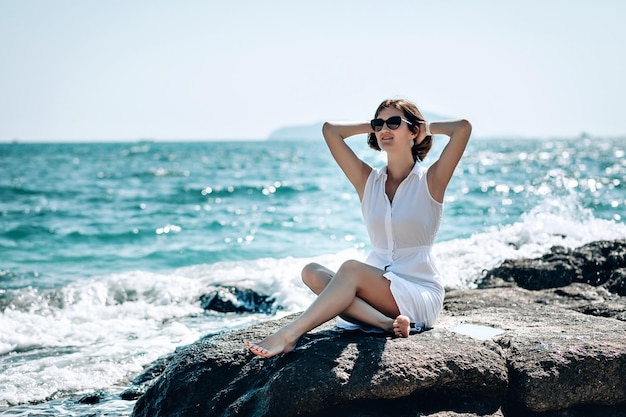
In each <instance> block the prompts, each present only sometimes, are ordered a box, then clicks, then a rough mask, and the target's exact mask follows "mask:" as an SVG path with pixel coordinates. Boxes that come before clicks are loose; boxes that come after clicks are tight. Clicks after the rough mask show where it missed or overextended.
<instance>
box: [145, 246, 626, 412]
mask: <svg viewBox="0 0 626 417" xmlns="http://www.w3.org/2000/svg"><path fill="white" fill-rule="evenodd" d="M625 247H626V242H624V241H615V242H597V243H594V244H590V245H586V246H585V247H583V248H579V249H576V250H568V249H564V248H558V247H556V248H553V249H552V250H551V251H550V253H549V254H546V256H544V257H542V258H540V259H535V260H516V261H508V262H505V263H503V265H501V266H500V267H498V268H496V269H494V270H493V271H490V272H489V273H488V274H487V275H486V276H487V277H492V278H490V279H486V280H485V281H484V283H483V284H482V286H483V289H480V290H452V291H449V292H448V293H447V295H446V300H445V304H444V312H443V314H442V316H441V318H440V320H439V321H438V323H437V325H436V326H435V328H434V329H432V330H430V331H427V332H424V333H421V334H419V335H414V336H410V337H409V338H406V339H396V338H390V337H385V336H372V335H366V334H362V333H353V332H341V331H338V330H336V329H335V328H334V327H333V325H332V322H331V323H327V324H325V325H323V326H320V327H319V328H317V329H315V330H314V331H313V332H310V333H308V334H306V335H304V336H303V337H302V338H301V339H300V341H299V342H298V345H297V347H296V350H295V351H294V352H292V353H289V354H285V355H279V356H277V357H274V358H271V359H262V358H258V357H255V356H254V355H252V354H251V353H250V352H248V351H247V349H246V348H245V347H244V344H243V342H244V340H246V339H252V340H256V339H259V338H262V337H264V336H265V335H267V334H270V333H272V332H274V331H275V330H276V329H278V328H279V327H280V326H282V325H284V324H286V323H287V322H289V321H290V320H292V319H293V316H290V317H286V318H284V319H281V320H277V321H271V322H266V323H261V324H258V325H255V326H252V327H249V328H246V329H243V330H239V331H235V332H228V333H223V334H219V335H213V336H207V337H205V338H203V339H201V340H199V341H197V342H195V343H193V344H191V345H189V346H186V347H182V348H179V349H177V351H176V352H175V353H174V354H173V355H171V356H170V357H168V358H167V359H166V360H164V361H162V362H161V363H160V365H159V366H155V367H153V368H151V370H150V368H149V370H148V371H149V372H148V371H147V372H146V373H145V375H144V376H143V377H142V378H140V379H139V380H137V382H138V383H141V384H143V386H145V387H149V388H147V390H146V392H145V394H144V395H143V396H142V397H141V398H139V400H138V401H137V403H136V405H135V409H134V411H133V416H135V417H147V416H150V417H159V416H171V417H184V416H233V415H245V416H314V417H321V416H341V417H357V416H358V417H366V416H367V417H378V416H387V415H394V416H400V417H404V416H406V417H408V416H411V417H413V416H418V415H419V416H433V417H434V416H437V417H452V416H494V417H495V416H499V417H511V416H512V417H517V416H542V417H557V416H558V417H566V416H574V417H579V416H586V415H603V416H623V415H626V414H625V411H626V378H624V375H626V343H625V340H626V320H625V319H624V317H625V316H626V298H624V297H622V296H620V295H619V294H620V288H623V282H624V280H623V276H624V270H625V268H624V266H620V265H622V262H623V260H624V258H623V256H622V255H623V254H624V253H625V251H624V250H623V249H624V248H625ZM518 261H519V262H518ZM596 261H597V262H596ZM594 262H595V263H594ZM515 265H518V266H520V267H519V268H516V267H514V266H515ZM593 265H595V268H597V270H599V271H604V272H601V273H599V274H593V273H590V272H589V271H591V270H592V269H593V268H592V266H593ZM531 266H532V267H533V268H536V269H539V270H541V271H543V272H540V273H538V272H533V270H532V268H531ZM585 271H586V272H585ZM607 271H611V273H610V274H608V275H606V274H607ZM559 274H561V275H562V274H565V275H568V278H566V279H563V281H559V279H562V278H559V277H558V275H559ZM528 275H531V276H532V277H534V278H528ZM605 276H608V278H607V279H606V280H605V279H604V277H605ZM515 277H517V279H516V278H515ZM574 277H575V278H574ZM568 281H570V282H571V283H570V284H565V282H568ZM587 281H588V282H587ZM516 282H521V283H523V284H525V285H526V286H528V287H531V288H533V289H532V290H529V289H524V288H519V287H518V286H517V285H516V284H515V283H516ZM489 285H492V286H493V287H494V288H485V287H487V286H489ZM546 287H547V288H546ZM541 288H544V289H541Z"/></svg>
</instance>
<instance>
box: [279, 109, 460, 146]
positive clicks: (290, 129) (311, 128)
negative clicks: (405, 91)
mask: <svg viewBox="0 0 626 417" xmlns="http://www.w3.org/2000/svg"><path fill="white" fill-rule="evenodd" d="M424 117H426V120H449V119H452V117H450V116H442V115H440V114H435V113H429V112H424ZM323 124H324V122H316V123H312V124H309V125H294V126H285V127H281V128H278V129H276V130H274V131H273V132H272V133H270V135H269V136H268V137H267V140H317V139H321V138H322V125H323Z"/></svg>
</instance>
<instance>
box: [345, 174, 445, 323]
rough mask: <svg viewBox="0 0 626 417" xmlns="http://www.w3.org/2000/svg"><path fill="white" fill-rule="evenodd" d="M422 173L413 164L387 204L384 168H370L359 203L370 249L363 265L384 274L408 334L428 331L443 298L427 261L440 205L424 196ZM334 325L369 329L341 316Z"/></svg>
mask: <svg viewBox="0 0 626 417" xmlns="http://www.w3.org/2000/svg"><path fill="white" fill-rule="evenodd" d="M427 172H428V169H426V168H424V167H422V166H420V165H419V164H417V163H416V164H415V166H414V167H413V169H412V170H411V172H410V173H409V175H408V176H407V177H406V178H405V179H404V181H402V183H400V185H399V186H398V189H397V191H396V194H395V196H394V198H393V202H390V201H389V198H388V197H387V194H386V193H385V182H386V180H387V167H384V168H382V169H380V170H376V169H372V172H371V173H370V175H369V177H368V179H367V183H366V185H365V191H364V193H363V201H362V202H361V211H362V214H363V219H364V221H365V225H366V227H367V232H368V234H369V237H370V241H371V243H372V248H373V250H372V251H371V252H370V254H369V255H368V257H367V258H366V260H365V263H367V264H368V265H371V266H374V267H377V268H380V269H382V270H383V271H385V273H384V277H385V278H387V279H388V280H389V281H391V293H392V294H393V296H394V298H395V300H396V304H397V305H398V308H399V310H400V314H402V315H405V316H407V317H409V319H410V320H411V323H414V328H413V331H421V330H424V329H427V328H431V327H433V326H434V324H435V322H436V321H437V318H438V317H439V313H440V312H441V309H442V308H443V298H444V293H445V290H444V287H443V283H442V280H441V276H440V274H439V272H438V271H437V267H436V266H435V262H434V259H433V256H432V247H433V244H434V242H435V238H436V236H437V232H438V230H439V226H440V224H441V217H442V214H443V204H441V203H439V202H438V201H436V200H435V199H433V197H432V196H431V195H430V192H429V190H428V183H427V181H426V173H427ZM336 324H337V326H338V327H340V328H344V329H349V330H353V329H357V328H358V329H361V330H366V331H367V330H372V329H367V328H365V327H364V326H359V325H356V324H353V323H351V322H348V321H346V320H344V319H342V318H341V317H338V318H337V323H336Z"/></svg>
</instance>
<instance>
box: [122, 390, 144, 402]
mask: <svg viewBox="0 0 626 417" xmlns="http://www.w3.org/2000/svg"><path fill="white" fill-rule="evenodd" d="M145 393H146V391H145V390H144V389H141V387H129V388H127V389H125V390H124V391H122V393H121V394H120V397H121V398H122V400H125V401H133V400H136V399H137V398H139V397H141V396H142V395H143V394H145Z"/></svg>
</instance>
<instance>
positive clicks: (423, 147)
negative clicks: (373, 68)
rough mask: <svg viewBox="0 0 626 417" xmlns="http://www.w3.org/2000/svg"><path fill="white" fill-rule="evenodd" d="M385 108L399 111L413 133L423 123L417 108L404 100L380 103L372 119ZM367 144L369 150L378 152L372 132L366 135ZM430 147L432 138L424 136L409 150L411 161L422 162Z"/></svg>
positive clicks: (422, 117)
mask: <svg viewBox="0 0 626 417" xmlns="http://www.w3.org/2000/svg"><path fill="white" fill-rule="evenodd" d="M386 108H393V109H398V110H400V111H401V112H402V113H403V114H404V118H405V119H407V120H408V121H409V122H411V123H412V124H410V125H407V127H408V128H409V130H410V131H411V132H413V133H416V132H417V126H418V124H419V122H423V121H424V116H422V113H421V112H420V111H419V109H418V108H417V106H416V105H415V104H413V103H411V102H410V101H407V100H404V99H399V100H393V99H388V100H385V101H383V102H382V103H380V106H378V109H376V113H375V114H374V118H376V117H378V115H379V114H380V112H381V111H382V110H383V109H386ZM367 144H368V145H369V146H370V148H372V149H376V150H377V151H380V146H378V140H377V139H376V134H375V133H374V132H371V133H369V134H368V135H367ZM432 146H433V137H432V136H426V137H425V138H424V140H423V141H422V142H421V143H419V144H417V145H414V146H413V147H412V148H411V154H413V160H414V161H416V162H417V161H423V160H424V158H426V155H428V152H429V151H430V148H432Z"/></svg>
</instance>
